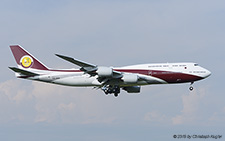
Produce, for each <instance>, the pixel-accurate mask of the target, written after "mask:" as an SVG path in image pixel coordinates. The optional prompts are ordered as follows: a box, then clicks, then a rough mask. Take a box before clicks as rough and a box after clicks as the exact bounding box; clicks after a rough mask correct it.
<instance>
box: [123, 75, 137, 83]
mask: <svg viewBox="0 0 225 141" xmlns="http://www.w3.org/2000/svg"><path fill="white" fill-rule="evenodd" d="M121 79H122V80H123V82H124V83H137V81H138V76H137V75H135V74H123V77H122V78H121Z"/></svg>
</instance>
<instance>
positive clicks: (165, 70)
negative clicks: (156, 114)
mask: <svg viewBox="0 0 225 141" xmlns="http://www.w3.org/2000/svg"><path fill="white" fill-rule="evenodd" d="M10 48H11V51H12V53H13V55H14V58H15V60H16V63H17V65H18V67H9V68H10V69H11V70H13V71H14V72H15V74H16V76H17V77H18V78H23V79H29V80H36V81H42V82H47V83H53V84H59V85H65V86H74V87H97V88H100V89H101V90H103V91H104V93H105V94H114V95H115V96H116V97H117V96H118V94H119V93H120V89H123V90H125V91H127V92H128V93H139V92H140V89H141V86H143V85H152V84H174V83H191V85H192V84H193V83H194V82H195V81H198V80H201V79H205V78H207V77H208V76H210V74H211V72H210V71H208V70H207V69H205V68H203V67H200V66H199V65H198V64H197V63H159V64H140V65H132V66H125V67H104V66H97V65H94V64H90V63H87V62H84V61H80V60H77V59H74V58H72V57H68V56H64V55H59V54H56V56H58V57H59V58H61V59H64V60H66V61H68V62H70V63H73V64H75V65H77V66H79V67H80V69H51V68H48V67H47V66H45V65H44V64H43V63H41V62H40V61H39V60H38V59H37V58H35V57H34V56H33V55H31V54H30V53H29V52H27V51H26V50H25V49H23V48H22V47H21V46H19V45H12V46H10ZM189 89H190V90H193V87H192V86H190V88H189Z"/></svg>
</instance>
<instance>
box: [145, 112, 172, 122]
mask: <svg viewBox="0 0 225 141" xmlns="http://www.w3.org/2000/svg"><path fill="white" fill-rule="evenodd" d="M168 119H169V118H168V117H167V116H166V115H163V114H160V113H159V112H158V111H153V112H148V113H147V114H146V115H145V117H144V120H145V121H150V122H159V123H163V122H168Z"/></svg>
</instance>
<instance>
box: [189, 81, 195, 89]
mask: <svg viewBox="0 0 225 141" xmlns="http://www.w3.org/2000/svg"><path fill="white" fill-rule="evenodd" d="M193 83H194V82H191V86H190V87H189V90H190V91H193V90H194V88H193V86H192V84H193Z"/></svg>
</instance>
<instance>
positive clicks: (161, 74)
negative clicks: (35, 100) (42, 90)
mask: <svg viewBox="0 0 225 141" xmlns="http://www.w3.org/2000/svg"><path fill="white" fill-rule="evenodd" d="M50 71H58V72H82V71H80V70H50ZM115 71H119V72H127V73H137V74H143V75H148V76H153V77H156V78H159V79H162V80H164V81H166V82H167V83H185V82H194V81H197V80H201V79H203V78H202V77H199V76H196V75H190V74H185V73H181V72H172V71H158V70H137V69H132V70H131V69H115Z"/></svg>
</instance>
